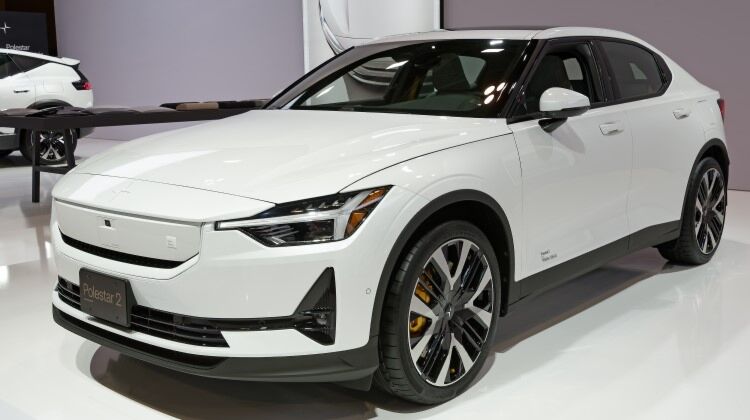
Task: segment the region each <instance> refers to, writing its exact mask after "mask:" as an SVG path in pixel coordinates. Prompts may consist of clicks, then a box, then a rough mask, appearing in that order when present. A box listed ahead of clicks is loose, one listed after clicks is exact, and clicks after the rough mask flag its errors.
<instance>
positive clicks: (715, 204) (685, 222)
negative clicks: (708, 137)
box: [657, 158, 727, 265]
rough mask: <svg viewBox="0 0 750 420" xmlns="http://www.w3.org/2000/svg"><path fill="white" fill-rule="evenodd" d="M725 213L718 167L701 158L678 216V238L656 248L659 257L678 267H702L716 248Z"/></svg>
mask: <svg viewBox="0 0 750 420" xmlns="http://www.w3.org/2000/svg"><path fill="white" fill-rule="evenodd" d="M726 211H727V187H726V183H725V178H724V172H723V170H722V169H721V165H719V162H717V161H716V159H714V158H705V159H703V160H701V161H700V163H698V165H697V166H696V167H695V169H693V173H692V175H691V179H690V189H689V190H688V195H687V197H686V200H685V208H684V209H683V214H682V226H681V228H680V237H679V238H677V239H676V240H674V241H671V242H668V243H666V244H662V245H659V246H658V247H657V248H658V249H659V253H660V254H661V255H662V256H663V257H664V258H666V259H668V260H670V261H672V262H675V263H678V264H690V265H696V264H705V263H707V262H708V261H710V260H711V257H713V255H714V253H715V252H716V249H717V248H718V247H719V242H720V241H721V235H722V233H723V232H724V222H725V218H726Z"/></svg>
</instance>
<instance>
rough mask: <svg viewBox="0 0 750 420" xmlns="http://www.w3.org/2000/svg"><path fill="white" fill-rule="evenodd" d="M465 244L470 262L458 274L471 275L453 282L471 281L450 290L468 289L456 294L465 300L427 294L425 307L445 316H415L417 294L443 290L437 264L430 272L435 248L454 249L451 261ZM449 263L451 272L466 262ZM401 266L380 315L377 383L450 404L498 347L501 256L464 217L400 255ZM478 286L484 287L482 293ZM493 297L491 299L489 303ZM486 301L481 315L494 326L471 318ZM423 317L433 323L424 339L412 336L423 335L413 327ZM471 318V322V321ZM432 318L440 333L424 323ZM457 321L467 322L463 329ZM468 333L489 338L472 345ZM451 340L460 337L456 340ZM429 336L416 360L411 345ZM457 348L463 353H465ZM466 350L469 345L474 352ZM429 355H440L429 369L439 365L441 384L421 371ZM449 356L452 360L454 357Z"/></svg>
mask: <svg viewBox="0 0 750 420" xmlns="http://www.w3.org/2000/svg"><path fill="white" fill-rule="evenodd" d="M459 241H460V242H459ZM467 241H468V242H467ZM452 243H455V244H452ZM464 246H468V248H467V249H469V251H468V253H467V257H465V258H464V261H466V262H465V263H464V264H463V268H462V270H461V273H460V274H461V277H462V278H463V279H470V280H465V281H458V280H455V282H454V285H458V284H466V285H468V286H467V287H466V288H460V287H459V288H458V289H456V288H455V287H454V289H453V290H452V291H451V292H446V294H445V295H446V296H447V295H450V294H453V292H454V291H456V290H463V291H464V292H465V293H463V294H460V293H456V295H457V296H459V297H456V298H452V299H453V300H452V301H451V302H452V303H451V304H449V303H447V301H446V303H445V305H443V306H441V304H438V303H437V302H438V301H440V299H438V298H437V297H434V302H432V299H429V298H427V299H428V300H427V302H425V300H424V299H425V298H421V299H420V300H421V301H422V302H423V303H426V305H427V306H426V308H425V309H430V310H432V311H433V312H434V313H433V314H432V315H435V313H436V312H437V311H440V312H442V315H440V316H439V317H438V316H436V317H435V318H434V319H435V320H436V321H431V320H429V319H425V318H424V317H420V316H416V312H414V311H412V307H411V306H412V305H414V303H413V301H412V299H413V298H417V299H419V296H428V294H429V295H431V296H437V295H438V293H435V290H438V291H439V290H441V287H435V288H433V287H432V285H436V284H437V283H439V282H440V278H441V277H442V276H440V275H439V272H438V271H437V269H435V270H433V271H427V270H431V269H433V268H435V267H434V266H432V264H433V261H435V260H433V259H432V255H433V253H436V252H437V251H438V250H442V251H441V253H442V252H445V250H446V249H448V248H447V247H453V248H455V249H456V252H455V253H451V252H448V253H447V254H445V253H443V255H448V257H447V258H446V260H450V261H459V260H460V257H459V256H458V255H459V254H460V253H461V251H460V250H462V249H463V247H464ZM453 248H450V249H453ZM476 250H478V251H479V252H477V251H476ZM472 252H473V253H472ZM450 261H449V264H448V265H449V266H450V267H451V269H450V270H453V268H452V267H453V266H457V265H460V262H459V264H455V263H454V264H453V265H452V266H451V265H450ZM485 264H486V265H485ZM397 267H398V269H397V271H396V273H395V274H394V276H393V278H392V280H391V283H390V284H389V287H388V291H387V294H386V298H385V302H384V307H383V315H382V317H381V325H380V337H379V338H380V339H379V355H380V366H379V369H378V371H377V372H376V374H375V383H376V384H377V385H378V386H379V387H381V388H383V389H385V390H386V391H388V392H390V393H392V394H394V395H396V396H398V397H400V398H403V399H406V400H409V401H412V402H416V403H420V404H437V403H442V402H445V401H448V400H450V399H452V398H454V397H455V396H457V395H459V394H460V393H461V392H463V391H464V390H465V389H466V388H468V386H469V385H470V384H471V382H472V381H473V380H474V378H475V377H476V375H477V374H478V373H479V371H480V368H481V366H482V364H483V363H484V361H485V359H486V357H487V354H488V352H490V351H492V350H491V349H492V343H493V340H494V337H495V329H496V326H497V322H498V317H499V315H498V314H499V310H500V291H501V280H500V279H501V277H500V267H499V264H498V261H497V258H496V256H495V253H494V251H493V249H492V246H491V244H490V242H489V240H488V239H487V237H486V236H485V235H484V234H483V233H482V231H481V230H479V228H477V227H476V226H474V225H473V224H471V223H468V222H464V221H449V222H446V223H443V224H441V225H439V226H437V227H435V228H434V229H432V230H431V231H429V232H428V233H426V234H425V235H424V236H422V237H421V238H419V239H418V240H417V242H416V243H415V244H414V245H413V246H412V247H411V249H410V250H409V251H408V253H407V254H406V255H405V256H404V257H403V258H402V259H401V261H400V263H399V265H398V266H397ZM487 269H489V270H490V271H489V272H490V273H491V279H489V280H485V284H484V286H482V280H483V279H485V277H484V273H485V270H487ZM450 270H449V271H450ZM477 270H481V271H477ZM457 271H458V269H455V272H454V274H453V276H455V277H458V276H459V273H457ZM426 273H432V274H431V275H430V277H427V276H426ZM467 274H468V275H467ZM464 275H466V277H464ZM420 276H422V277H420ZM418 278H421V279H422V281H424V282H425V283H420V286H419V287H420V289H417V282H418ZM431 278H435V279H436V280H435V282H432V281H430V282H429V283H430V286H428V287H429V289H430V290H429V291H427V290H426V289H425V288H423V287H422V285H423V284H427V283H428V282H426V280H425V279H431ZM442 284H443V285H444V286H443V287H442V290H447V288H448V286H447V284H446V283H444V282H443V283H442ZM490 284H491V289H490ZM480 287H481V289H482V290H477V289H479V288H480ZM419 293H422V294H419ZM460 296H464V298H463V300H465V301H466V302H465V303H463V304H460V303H459V301H461V300H462V299H461V298H460ZM489 299H492V300H491V301H490V300H489ZM430 304H432V305H433V307H432V309H431V308H430V307H429V305H430ZM452 305H455V306H452ZM469 305H471V308H469ZM480 306H481V307H483V308H484V309H483V311H484V312H483V313H482V315H483V317H484V319H486V320H489V323H490V325H489V326H488V327H487V326H486V324H485V323H484V321H481V322H480V317H479V316H478V315H473V313H474V312H476V311H477V309H478V308H480ZM487 308H489V311H487V310H486V309H487ZM471 311H474V312H471ZM472 317H473V318H472ZM417 318H422V321H425V322H429V324H423V325H422V326H421V328H423V329H426V331H423V332H422V335H421V336H419V335H417V336H414V335H412V334H419V333H418V332H416V333H415V331H413V330H412V329H413V328H415V322H417V321H419V319H417ZM463 318H466V319H463ZM468 318H471V319H470V320H468V321H467V319H468ZM447 320H450V321H447ZM433 322H434V325H435V329H434V331H435V332H434V333H430V331H433V330H432V329H431V327H428V328H426V326H427V325H429V326H432V325H433ZM459 324H461V325H462V326H460V327H459V326H458V325H459ZM443 327H444V328H443ZM485 327H487V328H485ZM438 329H443V330H447V331H448V332H447V334H441V333H440V332H438ZM461 331H463V332H461ZM477 331H478V332H477ZM470 332H476V335H474V336H473V337H476V338H480V337H481V335H482V333H485V338H484V341H483V342H481V340H474V341H471V342H467V340H469V339H470V337H469V335H468V334H469V333H470ZM428 334H430V335H428ZM448 334H450V337H448ZM420 337H421V338H420ZM440 337H443V338H444V340H446V341H442V342H441V341H440ZM452 337H458V338H457V339H456V340H455V341H452V340H451V338H452ZM423 339H424V340H427V342H426V343H424V344H426V346H425V347H423V348H424V350H422V351H421V352H418V353H417V354H420V355H421V356H417V360H413V359H412V355H411V349H412V345H413V344H412V343H414V348H417V347H421V346H420V344H422V343H421V341H422V340H423ZM413 340H416V341H413ZM438 342H440V343H441V344H442V345H440V346H433V344H435V343H438ZM478 342H481V345H477V344H476V343H478ZM472 343H474V344H472ZM472 345H476V347H474V348H472ZM446 347H448V348H450V350H448V349H446ZM459 347H460V348H461V349H462V351H460V350H459ZM477 349H478V350H477ZM467 350H470V352H469V351H467ZM441 354H442V358H441V356H440V355H441ZM431 355H434V356H435V357H434V360H436V362H433V363H431V364H430V366H434V368H431V369H430V370H429V372H435V368H438V371H439V373H438V375H437V376H436V379H435V380H434V381H433V382H435V383H430V380H429V378H428V377H429V376H430V375H429V374H425V375H424V376H423V374H422V373H420V371H419V370H418V368H417V365H420V362H422V363H423V364H422V365H421V366H423V368H422V371H423V372H424V371H428V369H427V368H426V367H424V366H427V363H428V362H429V361H430V360H432V359H430V357H431ZM448 355H450V356H451V357H448ZM465 356H466V357H469V359H464V357H465ZM472 357H473V363H471V364H470V365H469V368H468V369H466V368H464V363H463V361H464V360H467V361H469V362H471V361H472ZM456 358H458V360H456ZM448 359H450V360H448ZM444 360H448V361H449V363H448V367H447V368H446V367H445V363H443V364H442V365H441V366H435V365H434V363H440V362H441V361H444ZM445 372H447V373H445ZM441 375H442V378H443V380H442V383H443V385H437V384H440V382H439V381H438V380H439V379H441ZM446 375H447V376H446ZM448 381H450V382H449V383H448V384H447V385H446V384H445V383H446V382H448Z"/></svg>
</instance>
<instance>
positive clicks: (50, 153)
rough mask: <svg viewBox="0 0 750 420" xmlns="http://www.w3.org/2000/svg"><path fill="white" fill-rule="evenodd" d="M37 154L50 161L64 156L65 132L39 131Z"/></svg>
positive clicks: (56, 160)
mask: <svg viewBox="0 0 750 420" xmlns="http://www.w3.org/2000/svg"><path fill="white" fill-rule="evenodd" d="M39 156H40V157H41V158H42V159H46V160H48V161H51V162H58V161H60V160H62V159H64V158H65V134H64V133H63V132H62V131H42V132H40V133H39Z"/></svg>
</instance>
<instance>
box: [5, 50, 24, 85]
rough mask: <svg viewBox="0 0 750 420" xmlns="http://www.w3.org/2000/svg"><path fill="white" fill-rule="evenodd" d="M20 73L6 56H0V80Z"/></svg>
mask: <svg viewBox="0 0 750 420" xmlns="http://www.w3.org/2000/svg"><path fill="white" fill-rule="evenodd" d="M20 72H21V71H20V70H19V69H18V67H17V66H16V65H15V63H13V60H11V59H10V57H9V56H8V54H0V79H5V78H6V77H10V76H13V75H14V74H17V73H20Z"/></svg>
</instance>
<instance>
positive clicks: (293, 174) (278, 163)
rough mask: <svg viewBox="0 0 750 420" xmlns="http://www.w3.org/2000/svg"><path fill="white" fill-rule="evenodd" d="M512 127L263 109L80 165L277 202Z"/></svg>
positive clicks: (336, 187)
mask: <svg viewBox="0 0 750 420" xmlns="http://www.w3.org/2000/svg"><path fill="white" fill-rule="evenodd" d="M508 132H509V130H508V127H507V125H506V124H505V121H504V120H502V119H478V118H456V117H443V116H425V115H406V114H386V113H361V112H333V111H300V110H262V111H250V112H247V113H245V114H241V115H238V116H235V117H231V118H226V119H224V120H220V121H214V122H210V123H207V124H202V125H199V126H194V127H188V128H183V129H179V130H174V131H169V132H165V133H160V134H156V135H152V136H148V137H144V138H141V139H139V140H134V141H130V142H127V143H125V144H122V145H120V146H117V147H114V148H112V149H110V150H109V151H107V152H105V153H102V154H100V155H97V156H95V157H92V158H90V159H88V160H87V161H85V162H84V163H83V164H81V165H80V166H78V167H77V168H76V169H75V173H78V174H90V175H99V176H108V177H117V178H126V179H136V180H141V181H149V182H155V183H162V184H170V185H178V186H183V187H190V188H197V189H202V190H208V191H214V192H220V193H224V194H232V195H236V196H241V197H246V198H253V199H257V200H263V201H268V202H272V203H281V202H286V201H292V200H297V199H301V198H309V197H316V196H322V195H327V194H332V193H336V192H338V191H340V190H341V189H343V188H345V187H346V186H348V185H350V184H352V183H353V182H356V181H358V180H359V179H362V178H364V177H366V176H367V175H370V174H372V173H373V172H377V171H379V170H381V169H384V168H387V167H389V166H392V165H395V164H397V163H400V162H404V161H406V160H410V159H413V158H415V157H418V156H421V155H425V154H428V153H432V152H435V151H438V150H442V149H446V148H450V147H455V146H458V145H461V144H466V143H469V142H473V141H477V140H482V139H486V138H490V137H494V136H498V135H502V134H507V133H508Z"/></svg>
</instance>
